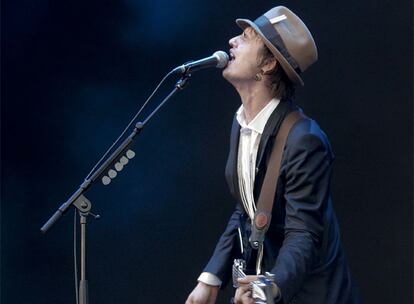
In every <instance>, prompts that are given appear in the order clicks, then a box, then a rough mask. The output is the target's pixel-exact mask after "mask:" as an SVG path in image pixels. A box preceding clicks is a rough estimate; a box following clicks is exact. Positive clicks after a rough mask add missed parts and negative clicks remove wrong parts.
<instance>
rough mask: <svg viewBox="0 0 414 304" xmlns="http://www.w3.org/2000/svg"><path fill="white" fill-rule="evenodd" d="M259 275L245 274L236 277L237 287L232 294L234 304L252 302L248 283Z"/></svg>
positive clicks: (248, 303)
mask: <svg viewBox="0 0 414 304" xmlns="http://www.w3.org/2000/svg"><path fill="white" fill-rule="evenodd" d="M258 278H259V276H253V275H249V276H245V277H244V278H240V279H237V281H238V282H239V285H240V286H239V288H237V289H236V294H235V296H234V303H235V304H253V303H254V302H253V299H252V292H251V290H250V286H249V283H250V282H253V281H256V280H257V279H258Z"/></svg>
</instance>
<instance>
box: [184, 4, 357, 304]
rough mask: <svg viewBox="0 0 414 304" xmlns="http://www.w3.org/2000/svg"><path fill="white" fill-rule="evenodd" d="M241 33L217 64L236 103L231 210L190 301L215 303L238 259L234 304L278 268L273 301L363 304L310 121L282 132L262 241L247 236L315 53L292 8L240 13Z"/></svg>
mask: <svg viewBox="0 0 414 304" xmlns="http://www.w3.org/2000/svg"><path fill="white" fill-rule="evenodd" d="M236 23H237V25H238V26H239V27H241V28H242V30H243V32H242V33H241V34H240V35H239V36H236V37H234V38H232V39H230V41H229V44H230V58H231V60H230V61H229V63H228V66H227V67H226V68H225V69H224V71H223V77H224V78H225V79H227V80H228V81H229V82H230V83H231V84H232V85H233V86H234V87H235V89H236V90H237V92H238V93H239V95H240V99H241V102H242V105H241V107H240V108H239V109H238V111H237V113H236V115H235V118H234V121H233V127H232V131H231V140H230V153H229V157H228V160H227V165H226V179H227V183H228V185H229V188H230V191H231V193H232V194H233V196H234V197H235V199H236V201H237V204H236V209H235V211H234V213H233V214H232V216H231V217H230V220H229V222H228V225H227V228H226V230H225V231H224V233H223V235H222V236H221V238H220V240H219V241H218V243H217V246H216V249H215V251H214V253H213V256H212V257H211V259H210V261H209V262H208V264H207V266H206V267H205V269H204V271H203V272H202V273H201V275H200V276H199V278H198V285H197V286H196V288H195V289H194V290H193V291H192V293H191V294H190V295H189V297H188V299H187V302H186V304H196V303H197V304H207V303H208V304H212V303H215V301H216V298H217V293H218V290H219V288H220V286H224V285H226V284H227V282H228V281H229V279H230V278H231V275H232V264H233V261H234V259H239V258H242V259H244V260H245V261H246V263H247V267H246V268H247V270H246V272H249V274H248V275H247V276H246V277H245V278H243V279H239V287H238V288H237V290H236V293H235V297H234V302H235V303H253V299H252V291H251V287H250V285H249V282H252V281H255V280H257V278H258V276H259V275H262V274H264V273H265V272H270V273H271V274H273V275H274V283H273V285H272V297H273V299H272V301H274V302H275V303H286V304H287V303H304V304H305V303H309V304H324V303H327V304H338V303H344V304H348V303H359V300H358V297H357V296H356V293H355V290H354V288H353V284H352V281H351V277H350V273H349V270H348V266H347V262H346V259H345V256H344V252H343V249H342V246H341V241H340V236H339V228H338V222H337V219H336V217H335V214H334V211H333V207H332V201H331V195H330V177H331V168H332V162H333V160H334V155H333V153H332V150H331V146H330V144H329V141H328V139H327V137H326V135H325V134H324V133H323V131H322V130H321V129H320V128H319V126H318V125H317V123H316V122H315V121H314V120H311V119H309V118H306V117H303V118H302V119H300V120H299V121H297V122H296V123H295V124H294V125H293V127H292V128H291V129H290V132H289V134H288V136H287V140H286V144H285V148H284V150H283V154H282V159H281V162H280V169H279V173H278V182H277V187H276V194H275V196H274V200H273V209H272V216H271V222H270V226H269V227H268V230H267V232H266V234H265V239H264V242H263V245H262V246H260V247H259V248H258V249H255V248H253V246H251V244H250V242H249V237H250V235H251V231H252V222H253V221H254V216H255V212H256V207H257V205H256V204H257V201H258V198H259V195H260V192H261V188H262V184H263V180H264V177H265V175H266V172H267V171H268V170H274V169H275V168H273V167H272V166H269V158H270V155H271V152H272V148H273V145H274V142H275V138H276V136H277V134H278V131H279V129H280V126H281V124H282V122H283V120H284V118H285V117H286V116H287V115H288V114H289V113H291V112H292V111H300V109H299V108H298V107H297V106H296V105H295V104H294V103H293V101H292V98H293V95H294V92H295V86H297V85H303V80H302V78H301V76H300V75H301V74H302V73H303V72H304V71H305V70H306V69H307V68H308V67H309V66H310V65H312V64H313V63H314V62H316V60H317V49H316V45H315V42H314V40H313V38H312V35H311V33H310V32H309V30H308V29H307V27H306V25H305V24H304V23H303V22H302V20H301V19H299V17H298V16H296V15H295V14H294V13H293V12H292V11H290V10H289V9H287V8H286V7H283V6H278V7H275V8H273V9H271V10H269V11H268V12H266V13H265V14H264V15H262V16H260V17H259V18H257V19H256V20H255V21H254V22H253V21H250V20H246V19H237V20H236Z"/></svg>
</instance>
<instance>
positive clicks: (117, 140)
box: [85, 70, 174, 180]
mask: <svg viewBox="0 0 414 304" xmlns="http://www.w3.org/2000/svg"><path fill="white" fill-rule="evenodd" d="M173 72H174V70H171V71H170V72H168V74H167V75H165V76H164V78H163V79H162V80H161V81H160V82H159V83H158V85H157V87H156V88H155V89H154V91H153V92H152V93H151V95H150V96H149V97H148V98H147V100H146V101H145V102H144V104H143V105H142V107H141V109H139V111H138V112H137V113H136V114H135V115H134V117H133V118H132V119H131V121H130V122H129V123H128V125H127V126H126V127H125V129H124V131H122V133H121V135H119V137H118V138H117V139H116V140H115V141H114V143H113V144H112V145H111V146H110V147H109V148H108V150H106V152H105V153H104V155H103V156H102V157H101V159H100V160H99V161H98V162H97V163H96V164H95V166H93V168H92V170H91V171H90V172H89V174H88V175H87V176H86V178H85V180H87V179H89V178H90V177H91V175H92V174H93V173H94V171H95V169H96V168H97V167H98V165H100V164H101V163H102V161H103V160H104V159H105V158H106V157H107V156H108V154H109V152H110V151H111V150H112V149H113V147H114V146H115V145H116V144H117V143H118V142H119V141H120V140H121V138H122V137H123V136H124V135H125V133H126V131H128V129H129V128H130V127H131V125H132V124H133V123H134V121H135V120H136V119H137V117H138V116H139V114H141V112H142V111H143V110H144V108H145V106H146V105H147V104H148V102H149V101H150V100H151V98H152V97H153V96H154V94H155V93H156V92H157V91H158V89H159V88H160V86H161V85H162V84H163V83H164V81H165V80H166V79H167V78H168V77H169V76H170V75H171V74H172V73H173Z"/></svg>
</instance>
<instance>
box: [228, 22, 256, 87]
mask: <svg viewBox="0 0 414 304" xmlns="http://www.w3.org/2000/svg"><path fill="white" fill-rule="evenodd" d="M229 44H230V60H229V63H228V65H227V67H226V68H225V69H224V70H223V77H224V78H226V79H227V80H228V81H229V82H230V83H232V84H236V83H242V82H246V81H254V76H255V75H256V74H257V73H259V72H260V68H259V66H258V65H259V60H258V57H259V52H260V50H261V49H262V47H263V45H264V44H263V42H262V40H261V39H260V37H259V36H258V35H257V34H256V32H255V31H254V30H253V28H251V27H247V28H246V29H245V30H244V31H243V33H242V34H241V35H239V36H236V37H233V38H231V39H230V40H229Z"/></svg>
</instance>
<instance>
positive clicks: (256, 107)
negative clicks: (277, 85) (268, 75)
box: [235, 81, 273, 123]
mask: <svg viewBox="0 0 414 304" xmlns="http://www.w3.org/2000/svg"><path fill="white" fill-rule="evenodd" d="M235 87H236V90H237V92H238V93H239V95H240V98H241V101H242V104H243V108H244V115H245V117H246V122H247V123H249V122H251V121H252V120H253V118H255V116H256V115H257V114H258V113H259V112H260V111H261V110H262V109H263V108H264V107H265V106H266V105H267V104H268V103H269V102H270V100H271V99H272V98H273V96H272V94H271V91H270V89H269V88H268V87H267V86H266V85H265V84H264V81H261V82H255V83H253V84H251V85H246V84H244V85H240V86H235Z"/></svg>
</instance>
